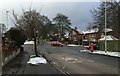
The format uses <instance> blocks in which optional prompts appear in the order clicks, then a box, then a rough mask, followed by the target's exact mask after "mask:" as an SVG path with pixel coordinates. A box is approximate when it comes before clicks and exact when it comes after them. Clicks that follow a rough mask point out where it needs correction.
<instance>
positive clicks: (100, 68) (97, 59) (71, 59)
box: [38, 43, 120, 74]
mask: <svg viewBox="0 0 120 76" xmlns="http://www.w3.org/2000/svg"><path fill="white" fill-rule="evenodd" d="M38 48H39V49H41V50H40V51H39V50H38V51H39V52H40V53H42V54H44V55H45V56H46V58H47V59H48V60H50V61H51V63H52V64H53V65H56V67H58V68H59V69H61V70H62V71H63V72H66V73H67V74H119V71H120V70H119V69H120V67H119V66H118V64H119V61H120V60H119V58H115V57H109V56H103V55H96V54H90V53H82V52H79V51H80V49H84V47H82V46H79V47H67V46H63V47H53V46H50V44H49V43H44V44H43V45H39V46H38Z"/></svg>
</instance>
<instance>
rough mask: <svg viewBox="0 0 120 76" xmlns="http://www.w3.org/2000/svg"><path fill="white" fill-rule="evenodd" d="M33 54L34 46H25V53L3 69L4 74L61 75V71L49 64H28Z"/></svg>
mask: <svg viewBox="0 0 120 76" xmlns="http://www.w3.org/2000/svg"><path fill="white" fill-rule="evenodd" d="M38 50H39V49H38ZM33 54H34V51H33V45H25V46H24V52H22V53H20V54H19V55H18V56H17V57H16V58H14V59H13V60H12V61H11V62H9V63H8V64H7V65H6V66H5V67H3V69H2V72H3V74H4V75H5V74H24V75H25V74H61V72H60V71H58V70H57V69H56V68H54V67H53V66H52V65H50V64H49V63H47V64H39V65H38V66H36V65H32V64H28V63H27V62H28V61H29V56H30V55H33Z"/></svg>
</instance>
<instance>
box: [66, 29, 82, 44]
mask: <svg viewBox="0 0 120 76" xmlns="http://www.w3.org/2000/svg"><path fill="white" fill-rule="evenodd" d="M68 39H69V41H70V43H77V42H78V41H79V40H81V39H82V35H81V33H80V32H79V31H78V30H77V29H76V28H75V29H71V31H70V33H69V35H68Z"/></svg>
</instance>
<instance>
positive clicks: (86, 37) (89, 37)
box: [82, 28, 113, 42]
mask: <svg viewBox="0 0 120 76" xmlns="http://www.w3.org/2000/svg"><path fill="white" fill-rule="evenodd" d="M104 33H105V31H103V32H99V29H98V28H94V29H90V30H87V31H83V32H82V41H88V42H96V41H98V40H99V39H101V38H103V37H104ZM112 34H113V31H112V29H109V28H106V35H112Z"/></svg>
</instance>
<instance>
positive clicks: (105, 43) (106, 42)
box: [105, 1, 107, 52]
mask: <svg viewBox="0 0 120 76" xmlns="http://www.w3.org/2000/svg"><path fill="white" fill-rule="evenodd" d="M106 21H107V13H106V1H105V52H107V41H106V25H107V22H106Z"/></svg>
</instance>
